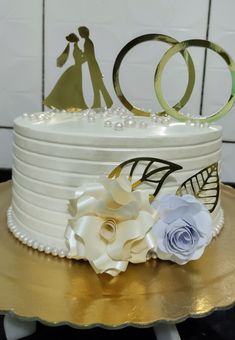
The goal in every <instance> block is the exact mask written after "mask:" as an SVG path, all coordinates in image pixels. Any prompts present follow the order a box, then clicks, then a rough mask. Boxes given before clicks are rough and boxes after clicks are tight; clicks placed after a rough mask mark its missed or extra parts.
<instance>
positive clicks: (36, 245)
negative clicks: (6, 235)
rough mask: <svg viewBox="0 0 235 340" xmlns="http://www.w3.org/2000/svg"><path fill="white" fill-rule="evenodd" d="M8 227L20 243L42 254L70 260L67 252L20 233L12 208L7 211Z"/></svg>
mask: <svg viewBox="0 0 235 340" xmlns="http://www.w3.org/2000/svg"><path fill="white" fill-rule="evenodd" d="M7 225H8V229H9V230H10V231H11V232H12V234H13V235H14V236H15V238H17V239H18V240H19V241H21V242H22V243H23V244H25V245H27V246H28V247H31V248H33V249H35V250H38V251H40V252H44V253H46V254H51V255H53V256H58V257H60V258H64V257H67V258H70V256H69V255H68V251H67V250H64V249H58V248H55V247H52V246H50V245H44V244H42V243H40V242H38V241H37V240H33V239H32V238H30V237H29V236H28V235H26V234H24V233H22V232H20V231H19V229H18V228H17V227H16V225H15V223H14V218H13V213H12V207H10V208H9V209H8V211H7Z"/></svg>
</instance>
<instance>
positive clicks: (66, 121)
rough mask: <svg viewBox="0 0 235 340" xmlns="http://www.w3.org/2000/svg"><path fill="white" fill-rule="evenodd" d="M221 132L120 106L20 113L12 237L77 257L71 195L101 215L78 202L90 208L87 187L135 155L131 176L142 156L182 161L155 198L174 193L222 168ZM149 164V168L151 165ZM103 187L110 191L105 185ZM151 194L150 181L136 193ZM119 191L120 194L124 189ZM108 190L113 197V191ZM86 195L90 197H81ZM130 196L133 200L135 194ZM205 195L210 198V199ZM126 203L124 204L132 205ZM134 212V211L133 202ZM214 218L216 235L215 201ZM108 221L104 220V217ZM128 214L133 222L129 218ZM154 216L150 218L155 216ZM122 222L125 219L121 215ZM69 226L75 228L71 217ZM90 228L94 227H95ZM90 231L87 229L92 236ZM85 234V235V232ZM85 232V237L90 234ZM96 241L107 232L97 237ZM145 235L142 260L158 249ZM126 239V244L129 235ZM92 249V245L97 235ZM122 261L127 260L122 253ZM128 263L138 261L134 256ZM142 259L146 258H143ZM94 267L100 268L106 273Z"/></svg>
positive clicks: (219, 217) (217, 210) (218, 225)
mask: <svg viewBox="0 0 235 340" xmlns="http://www.w3.org/2000/svg"><path fill="white" fill-rule="evenodd" d="M221 135H222V129H221V127H219V126H216V125H213V126H209V125H208V124H200V125H199V124H193V123H180V122H175V121H173V120H171V119H170V118H167V117H162V118H158V117H157V116H154V115H152V117H151V118H144V117H134V116H133V115H132V114H131V113H129V112H128V111H127V110H124V109H107V110H98V111H94V110H85V111H82V112H77V113H76V112H74V113H63V112H41V113H34V114H24V115H22V116H21V117H18V118H17V119H16V120H15V123H14V144H13V189H12V205H11V207H10V209H9V212H8V225H9V229H10V230H11V231H12V232H13V234H14V235H15V237H17V238H18V239H19V240H20V241H22V242H23V243H24V244H27V245H28V246H30V247H32V248H34V249H37V250H39V251H44V252H45V253H47V254H52V255H55V256H56V255H58V256H59V257H76V256H73V255H74V254H73V253H74V251H75V250H74V248H76V247H77V245H74V242H75V241H76V239H78V240H79V241H81V238H82V236H81V235H80V236H76V235H75V236H74V239H73V240H71V237H72V236H71V230H70V229H71V227H69V229H68V225H69V223H70V224H71V225H73V226H74V221H73V217H74V216H76V215H77V213H76V212H75V213H74V214H73V213H72V212H71V210H72V208H71V206H72V205H73V203H74V202H72V203H71V202H70V209H69V210H68V203H69V201H70V200H72V199H74V198H75V197H77V198H78V197H79V195H80V197H82V198H84V199H82V200H81V202H77V203H78V204H77V207H78V208H79V207H80V206H81V209H83V208H84V214H83V215H87V216H88V217H91V216H93V215H96V216H99V214H96V213H95V209H98V208H99V207H98V208H97V204H93V205H92V202H91V209H90V211H89V209H88V210H87V207H82V205H83V204H84V205H88V206H89V200H92V197H93V198H94V197H96V198H97V197H98V196H96V194H94V195H93V196H92V195H91V196H89V192H91V191H89V190H90V189H89V188H90V187H91V186H92V185H94V187H96V185H97V182H99V179H100V177H102V176H103V177H104V176H108V175H109V174H110V173H111V172H112V170H113V169H114V168H115V167H117V166H118V165H119V164H120V163H121V162H124V161H126V160H128V159H137V158H140V162H139V163H140V165H139V167H138V169H137V173H135V174H134V176H133V178H132V180H135V179H137V180H138V178H140V177H141V174H142V173H143V170H144V166H145V164H144V161H145V158H146V159H147V160H148V159H158V160H159V159H162V160H165V161H169V162H173V163H175V164H177V165H179V167H178V169H176V170H177V171H175V172H172V173H171V174H170V175H169V176H168V177H167V178H166V179H165V182H164V184H163V185H162V186H161V189H160V192H159V193H158V195H157V196H160V197H164V195H166V196H168V195H167V194H172V195H175V193H176V191H177V189H178V188H179V186H180V185H181V184H182V183H184V182H185V181H186V180H187V179H188V178H191V177H193V176H194V175H195V174H197V173H198V172H200V171H201V170H202V169H207V168H208V167H209V166H210V165H211V164H216V163H218V164H219V167H220V162H221ZM141 157H143V160H142V161H141ZM152 168H153V169H154V164H153V165H152ZM162 171H163V170H162ZM163 172H164V171H163ZM161 173H162V172H160V174H161ZM202 176H203V175H202ZM106 180H107V179H106ZM110 181H112V180H110ZM209 182H210V181H209ZM104 186H105V187H106V188H107V185H104ZM121 187H122V185H121ZM79 188H80V189H79ZM86 189H87V192H86ZM119 189H120V188H119ZM79 190H80V193H78V192H79ZM128 190H129V189H127V191H128ZM111 191H112V189H111ZM153 191H154V183H151V182H150V183H143V184H142V185H141V186H140V187H139V188H137V189H136V191H134V192H135V193H137V192H141V193H142V194H147V195H148V196H149V194H151V193H153ZM97 193H98V191H97ZM130 193H131V190H129V194H130ZM119 194H120V196H121V193H119ZM109 195H110V196H113V197H114V193H112V192H111V193H109ZM209 197H210V195H209ZM85 198H86V199H87V200H88V202H85ZM213 199H214V198H212V200H213ZM124 200H125V199H124ZM128 200H129V201H130V202H131V200H132V199H131V198H128ZM206 200H207V201H208V202H210V200H211V199H210V198H206ZM126 203H127V206H128V204H129V202H126ZM130 204H131V203H130ZM116 205H117V206H115V207H112V209H111V210H112V211H113V210H115V209H114V208H117V209H119V207H120V206H121V202H116ZM143 205H146V203H143ZM153 205H154V204H153ZM131 209H132V210H133V209H134V208H133V207H130V210H131ZM141 209H143V210H144V211H145V213H146V211H148V213H149V215H151V214H152V212H151V210H150V209H153V208H152V207H150V206H148V207H147V206H146V207H144V208H143V207H142V208H141ZM141 211H142V210H141ZM197 213H198V212H197ZM125 214H126V215H128V212H124V215H125ZM129 214H131V213H129ZM146 214H147V213H146ZM101 215H102V214H101ZM102 216H103V215H102ZM211 216H212V223H211V233H212V235H213V236H215V235H217V234H218V233H219V231H220V229H221V227H222V225H223V213H222V209H221V207H220V201H219V199H218V201H217V204H216V206H215V209H214V210H213V212H212V214H211ZM83 217H84V216H83ZM105 218H106V219H108V220H109V218H108V216H106V217H105ZM115 218H116V217H115ZM146 218H147V220H148V218H150V217H149V216H147V215H146ZM129 219H130V220H131V221H132V220H133V218H132V217H131V218H129ZM135 219H136V217H135ZM154 219H155V217H154V218H153V221H154ZM118 220H120V217H118ZM124 220H125V221H126V218H124ZM112 223H114V222H112V218H111V221H110V224H108V228H107V230H105V231H104V232H107V233H109V232H110V233H112V232H113V229H112V228H114V226H113V224H112ZM143 224H144V223H143ZM102 225H103V223H102ZM74 228H75V230H76V228H78V226H77V225H76V222H75V226H74ZM90 228H91V229H92V228H94V230H95V226H94V225H91V226H90ZM90 228H89V234H90V233H92V230H90ZM137 229H138V226H137V227H136V230H137ZM127 230H128V226H126V231H125V230H124V233H125V232H127V234H128V231H127ZM148 231H149V227H148V228H147V231H146V229H145V231H144V235H142V236H141V237H140V236H139V235H135V237H134V236H131V239H132V240H135V243H138V242H137V241H138V240H140V239H141V240H142V239H143V238H145V236H146V234H147V233H148ZM83 233H85V231H83ZM84 237H85V238H86V235H84ZM87 237H88V238H89V235H88V236H87ZM122 237H124V236H122ZM100 238H101V239H103V238H105V236H104V235H101V236H100ZM148 238H149V240H148V242H150V243H151V244H148V245H146V244H145V246H144V257H145V260H146V259H147V256H150V254H155V250H156V249H155V248H156V245H155V244H154V242H155V241H154V240H150V239H151V237H150V236H148ZM210 239H211V238H210ZM91 242H92V241H91ZM107 242H108V244H109V245H110V243H112V242H111V241H110V240H108V241H107ZM125 242H127V243H128V241H127V240H125ZM148 242H147V243H148ZM78 243H79V242H78ZM84 243H86V241H84V240H82V241H81V248H84ZM91 247H94V248H95V247H96V243H95V240H93V245H91ZM78 248H79V245H78ZM83 250H84V249H83ZM147 250H151V253H150V252H149V251H148V253H147ZM135 251H136V252H137V250H135ZM141 252H142V250H141ZM79 256H80V255H79ZM125 256H126V255H125ZM155 256H156V255H155ZM142 257H143V256H142ZM80 258H85V255H84V254H83V255H82V254H81V256H80ZM104 261H106V260H104ZM121 261H122V262H124V261H126V262H127V260H126V258H125V260H123V258H122V259H121ZM91 262H92V261H91ZM119 262H120V261H119ZM132 262H139V261H138V259H137V260H133V261H132ZM140 262H143V259H142V258H141V259H140ZM93 267H96V266H94V265H93ZM97 267H99V266H98V265H97ZM114 267H115V266H111V268H109V270H107V272H109V273H111V274H112V273H113V272H112V271H113V270H114ZM125 267H126V266H125ZM105 268H106V267H105ZM95 269H96V271H97V272H103V271H106V270H103V271H102V270H98V269H97V268H95ZM121 270H123V269H121ZM114 275H115V274H114Z"/></svg>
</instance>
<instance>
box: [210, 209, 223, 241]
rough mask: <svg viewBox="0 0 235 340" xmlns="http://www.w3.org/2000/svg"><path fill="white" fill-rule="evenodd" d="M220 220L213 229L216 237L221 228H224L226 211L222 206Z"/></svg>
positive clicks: (213, 234)
mask: <svg viewBox="0 0 235 340" xmlns="http://www.w3.org/2000/svg"><path fill="white" fill-rule="evenodd" d="M219 215H220V216H219V222H218V224H217V226H216V227H215V228H214V229H213V233H212V236H213V237H215V236H217V235H219V233H220V230H221V229H222V228H223V226H224V211H223V209H222V208H220V210H219Z"/></svg>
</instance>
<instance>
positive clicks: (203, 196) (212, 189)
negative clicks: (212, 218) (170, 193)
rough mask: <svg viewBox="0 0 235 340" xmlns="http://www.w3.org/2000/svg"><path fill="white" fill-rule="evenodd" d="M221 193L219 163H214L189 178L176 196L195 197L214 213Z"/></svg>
mask: <svg viewBox="0 0 235 340" xmlns="http://www.w3.org/2000/svg"><path fill="white" fill-rule="evenodd" d="M219 191H220V186H219V174H218V163H214V164H211V165H210V166H208V167H207V168H204V169H202V170H201V171H199V172H198V173H196V174H195V175H194V176H192V177H190V178H188V179H187V180H186V181H185V182H184V183H183V184H181V185H180V187H179V188H178V189H177V191H176V195H179V196H183V195H185V194H190V195H193V196H195V197H196V198H197V199H199V200H200V201H201V202H202V203H203V204H204V205H205V206H206V207H207V208H208V210H209V211H210V212H211V213H212V212H213V211H214V209H215V207H216V205H217V202H218V199H219Z"/></svg>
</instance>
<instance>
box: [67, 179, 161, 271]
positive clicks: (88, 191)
mask: <svg viewBox="0 0 235 340" xmlns="http://www.w3.org/2000/svg"><path fill="white" fill-rule="evenodd" d="M69 212H70V214H71V216H72V218H71V219H70V220H69V223H68V226H67V229H66V232H65V238H66V241H67V245H68V248H69V256H70V257H71V258H75V259H85V260H88V261H89V263H90V264H91V266H92V267H93V269H94V270H95V272H96V273H108V274H110V275H112V276H116V275H118V274H119V273H120V272H122V271H125V270H126V268H127V266H128V263H129V262H132V263H141V262H146V260H147V257H148V252H149V251H150V250H152V249H155V248H156V244H155V243H154V241H153V240H154V237H153V236H152V231H151V229H152V226H153V224H154V222H155V221H156V219H157V211H156V210H155V209H154V208H153V207H151V205H150V203H149V195H148V193H147V192H145V191H143V190H141V191H139V190H135V191H132V189H131V183H130V181H129V180H128V179H127V178H126V177H124V176H120V177H118V178H114V179H110V178H106V177H101V178H100V179H99V181H98V182H96V183H91V184H87V185H86V186H81V187H80V188H79V189H78V190H77V191H76V193H75V198H74V199H72V200H70V203H69Z"/></svg>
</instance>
